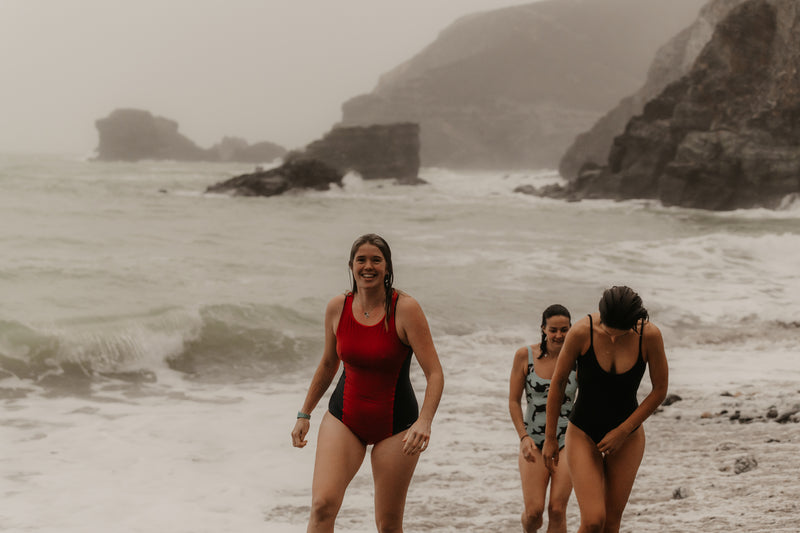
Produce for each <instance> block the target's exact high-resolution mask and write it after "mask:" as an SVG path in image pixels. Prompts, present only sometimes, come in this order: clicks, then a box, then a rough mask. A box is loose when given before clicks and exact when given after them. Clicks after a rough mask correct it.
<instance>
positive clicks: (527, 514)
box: [522, 507, 543, 533]
mask: <svg viewBox="0 0 800 533" xmlns="http://www.w3.org/2000/svg"><path fill="white" fill-rule="evenodd" d="M542 514H543V509H541V508H539V507H536V508H526V509H525V511H524V512H523V513H522V529H524V530H525V531H526V533H530V532H531V531H536V530H538V529H539V528H540V527H542V521H543V518H542Z"/></svg>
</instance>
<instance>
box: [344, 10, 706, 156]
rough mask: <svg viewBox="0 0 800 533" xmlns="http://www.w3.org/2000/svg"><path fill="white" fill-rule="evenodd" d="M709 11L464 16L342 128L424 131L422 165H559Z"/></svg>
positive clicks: (355, 105) (355, 108)
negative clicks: (408, 125) (394, 126)
mask: <svg viewBox="0 0 800 533" xmlns="http://www.w3.org/2000/svg"><path fill="white" fill-rule="evenodd" d="M702 4H703V0H670V1H669V2H665V1H663V0H550V1H543V2H536V3H532V4H528V5H522V6H514V7H509V8H504V9H499V10H495V11H490V12H485V13H478V14H474V15H470V16H467V17H464V18H462V19H459V20H458V21H456V22H455V23H454V24H452V25H451V26H450V27H448V28H446V29H445V30H444V31H442V32H441V34H440V35H439V37H438V38H437V39H436V41H435V42H433V43H432V44H431V45H430V46H428V47H427V48H425V49H424V50H423V51H421V52H420V53H419V54H418V55H416V56H415V57H413V58H412V59H410V60H409V61H407V62H406V63H404V64H402V65H400V66H398V67H397V68H395V69H394V70H392V71H390V72H388V73H387V74H385V75H383V76H382V77H381V79H380V81H379V83H378V85H377V87H376V88H375V90H374V91H373V92H371V93H370V94H365V95H361V96H357V97H355V98H353V99H351V100H349V101H347V102H345V103H344V104H343V106H342V111H343V117H342V125H345V126H353V125H371V124H382V123H392V122H415V123H418V124H420V128H421V130H420V138H421V163H422V165H424V166H445V167H451V168H497V169H513V168H541V167H548V168H555V167H556V165H557V164H558V161H559V159H560V158H561V156H562V155H563V153H564V151H565V150H566V148H567V147H568V146H569V144H570V143H571V142H572V141H573V139H574V138H575V136H576V135H578V134H579V133H581V132H583V131H586V130H587V129H588V128H589V127H590V126H591V125H592V124H593V123H594V122H595V121H596V120H597V119H598V118H599V117H600V116H601V115H602V114H603V113H605V112H606V111H607V110H608V109H611V108H612V107H613V106H614V105H615V104H616V103H617V102H619V100H620V99H621V98H623V97H624V96H626V95H628V94H631V93H632V92H633V91H635V90H636V89H637V88H639V87H640V86H641V84H642V83H643V81H644V79H645V76H646V73H647V67H648V65H649V64H650V63H651V61H652V58H653V56H654V54H655V53H656V51H657V49H658V48H659V46H661V45H663V44H664V43H665V42H666V41H667V40H668V39H669V38H671V37H672V36H674V35H675V34H676V33H677V32H678V31H680V30H681V29H682V28H685V27H686V26H687V25H688V24H689V23H691V21H692V20H694V19H695V18H696V16H697V13H698V11H699V10H700V7H701V6H702Z"/></svg>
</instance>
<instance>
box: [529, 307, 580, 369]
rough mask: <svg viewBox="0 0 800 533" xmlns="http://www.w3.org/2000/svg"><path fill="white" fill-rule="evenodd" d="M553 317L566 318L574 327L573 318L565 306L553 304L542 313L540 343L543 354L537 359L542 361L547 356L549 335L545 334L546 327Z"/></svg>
mask: <svg viewBox="0 0 800 533" xmlns="http://www.w3.org/2000/svg"><path fill="white" fill-rule="evenodd" d="M553 316H565V317H567V318H568V319H569V325H570V326H571V325H572V317H571V316H570V314H569V311H568V310H567V308H566V307H564V306H563V305H559V304H553V305H551V306H549V307H548V308H547V309H545V310H544V312H543V313H542V341H541V342H540V343H539V348H540V349H541V352H540V353H539V357H538V358H537V359H541V358H542V357H544V356H545V355H546V354H547V334H546V333H545V332H544V327H545V326H546V325H547V319H548V318H550V317H553Z"/></svg>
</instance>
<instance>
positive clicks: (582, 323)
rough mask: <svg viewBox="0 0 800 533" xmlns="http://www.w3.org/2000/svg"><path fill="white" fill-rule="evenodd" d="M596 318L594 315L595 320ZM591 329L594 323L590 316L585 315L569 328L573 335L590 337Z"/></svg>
mask: <svg viewBox="0 0 800 533" xmlns="http://www.w3.org/2000/svg"><path fill="white" fill-rule="evenodd" d="M594 318H595V317H592V319H593V320H594ZM591 330H592V323H591V322H590V321H589V317H588V316H584V317H583V318H581V319H579V320H578V321H577V322H575V323H574V324H573V325H572V327H571V328H569V334H570V335H572V336H573V337H575V336H579V337H584V336H585V337H588V336H589V333H590V332H591Z"/></svg>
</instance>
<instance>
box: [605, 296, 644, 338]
mask: <svg viewBox="0 0 800 533" xmlns="http://www.w3.org/2000/svg"><path fill="white" fill-rule="evenodd" d="M599 308H600V321H601V322H602V323H603V324H605V325H606V326H608V327H610V328H614V329H631V328H633V327H635V326H636V322H638V321H639V320H642V319H644V320H647V319H648V318H649V315H648V314H647V309H645V308H644V306H643V305H642V298H641V297H640V296H639V295H638V294H636V291H634V290H633V289H631V288H630V287H626V286H624V285H622V286H618V285H615V286H614V287H611V288H610V289H606V290H605V291H604V292H603V297H602V298H600V304H599Z"/></svg>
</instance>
